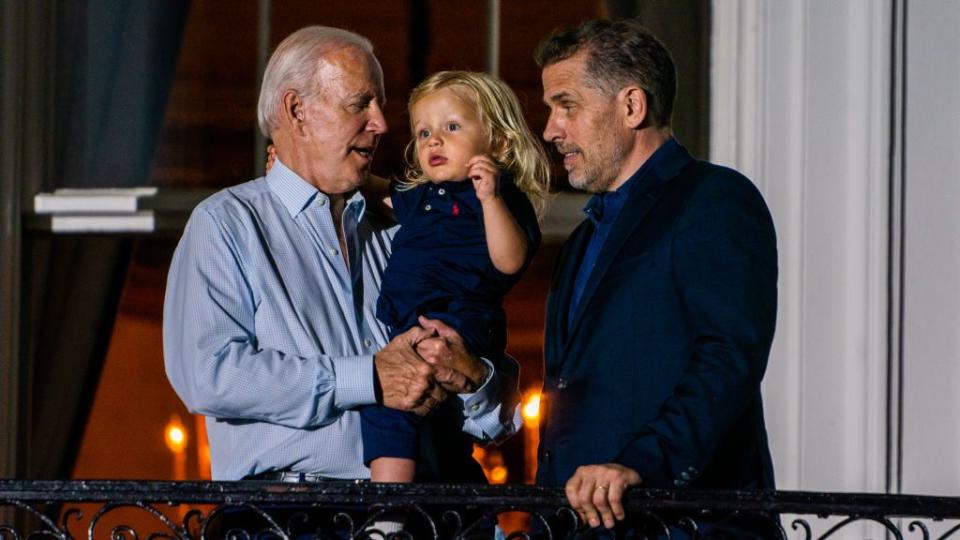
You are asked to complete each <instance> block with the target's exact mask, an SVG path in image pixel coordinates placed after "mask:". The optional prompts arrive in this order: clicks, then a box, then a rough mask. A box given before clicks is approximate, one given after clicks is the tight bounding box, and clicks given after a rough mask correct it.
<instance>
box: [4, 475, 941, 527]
mask: <svg viewBox="0 0 960 540" xmlns="http://www.w3.org/2000/svg"><path fill="white" fill-rule="evenodd" d="M10 500H16V501H21V502H51V503H59V502H114V503H133V502H144V503H156V502H175V503H191V504H218V503H230V502H235V501H244V502H250V503H270V502H286V503H311V504H317V503H320V504H322V503H348V504H354V503H356V504H369V503H371V502H383V503H392V502H403V503H411V504H421V505H434V504H458V503H463V504H467V503H468V504H475V505H498V506H524V507H531V508H540V507H555V508H556V507H564V506H566V497H565V496H564V493H563V489H562V488H550V487H537V486H527V485H496V486H493V485H468V484H373V483H367V482H352V481H330V482H323V483H299V484H290V483H286V484H284V483H272V482H251V481H241V482H198V481H186V482H171V481H153V480H10V479H6V480H0V502H2V501H10ZM625 506H626V508H627V509H650V508H656V509H660V510H678V511H695V510H697V509H702V508H710V509H714V510H718V511H734V510H737V511H757V512H767V513H780V514H814V515H818V516H833V515H863V514H876V515H885V516H888V517H926V518H931V519H936V520H939V519H960V497H942V496H929V495H903V494H879V493H843V492H810V491H707V490H692V489H684V490H673V489H643V488H633V489H631V490H630V491H629V492H628V493H627V494H626V495H625Z"/></svg>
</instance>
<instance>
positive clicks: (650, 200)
mask: <svg viewBox="0 0 960 540" xmlns="http://www.w3.org/2000/svg"><path fill="white" fill-rule="evenodd" d="M691 161H693V159H692V158H691V157H690V154H688V153H687V151H686V149H684V148H683V147H681V146H677V148H676V150H673V151H671V152H670V153H669V154H667V155H666V156H663V160H662V161H661V162H660V163H659V164H657V165H656V166H655V167H654V168H653V169H652V170H650V171H649V172H648V173H647V176H646V178H641V179H640V180H641V181H642V182H643V183H642V184H640V185H637V186H633V190H632V191H631V192H630V195H629V196H628V197H627V202H626V203H624V205H623V209H622V210H621V211H620V215H619V216H617V221H616V222H615V223H614V225H613V229H612V230H611V231H610V236H608V237H607V240H606V242H605V243H604V244H603V248H602V249H601V250H600V255H599V256H598V257H597V262H596V265H594V267H593V272H592V273H591V274H590V279H589V280H587V284H586V287H585V288H584V290H583V295H582V296H581V297H580V303H579V304H578V305H577V310H576V312H575V313H574V315H573V322H572V324H570V325H569V328H570V331H569V334H568V335H567V339H566V340H564V353H563V356H566V353H567V351H568V349H569V348H570V344H571V339H572V338H573V336H575V335H576V333H577V327H578V326H579V325H580V323H581V321H582V320H583V317H584V313H586V311H587V309H588V308H589V306H590V301H591V299H592V298H593V296H594V294H595V293H596V292H597V288H598V287H599V286H600V284H601V283H603V277H604V275H605V274H606V273H607V270H609V269H610V265H611V264H613V261H614V260H616V258H617V256H618V254H619V252H620V249H621V248H622V247H623V244H624V243H625V242H626V241H627V239H628V238H630V236H631V235H632V234H633V232H634V231H635V230H636V229H637V228H638V227H640V225H641V224H642V223H643V221H644V218H645V217H646V215H647V213H648V212H649V211H650V209H651V208H653V205H654V204H655V203H656V202H657V200H658V199H659V198H660V196H661V195H662V194H663V191H664V189H665V188H666V187H667V183H668V181H669V180H671V179H673V178H674V177H676V176H677V175H678V174H679V173H680V172H681V170H682V169H683V168H684V167H685V166H686V165H687V164H688V163H690V162H691ZM581 253H582V252H581ZM576 263H579V258H578V259H577V261H576ZM576 271H577V270H576V268H575V269H574V270H573V272H572V274H570V275H568V276H566V277H567V280H568V281H571V282H572V281H574V280H575V279H576ZM571 276H572V277H571ZM567 301H568V302H569V296H568V297H567ZM564 330H566V329H564Z"/></svg>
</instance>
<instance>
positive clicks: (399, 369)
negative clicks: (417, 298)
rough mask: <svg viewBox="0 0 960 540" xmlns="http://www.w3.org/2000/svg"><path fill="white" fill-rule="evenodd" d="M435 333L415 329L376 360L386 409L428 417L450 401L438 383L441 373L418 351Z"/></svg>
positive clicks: (384, 350)
mask: <svg viewBox="0 0 960 540" xmlns="http://www.w3.org/2000/svg"><path fill="white" fill-rule="evenodd" d="M430 335H432V332H431V331H428V330H424V329H423V328H411V329H410V330H407V331H406V332H404V333H403V334H400V335H399V336H396V337H395V338H393V340H392V341H390V343H388V344H387V346H386V347H384V348H383V349H381V350H380V352H378V353H377V354H376V355H375V356H374V371H375V373H376V377H377V381H378V382H379V383H380V391H381V394H382V396H383V405H384V406H386V407H390V408H392V409H399V410H402V411H410V412H412V413H415V414H418V415H421V416H423V415H425V414H427V413H429V412H430V411H432V410H433V409H434V408H436V406H437V405H439V404H440V403H441V402H442V401H443V400H444V399H446V397H447V391H446V390H444V389H443V387H442V386H441V385H440V384H439V383H438V381H437V380H436V378H435V377H436V375H437V370H436V369H434V367H433V366H431V365H430V364H428V363H427V362H425V361H424V360H423V359H422V358H421V357H420V355H418V354H417V351H416V347H417V344H418V343H419V342H421V341H422V340H423V339H424V338H426V337H427V336H430Z"/></svg>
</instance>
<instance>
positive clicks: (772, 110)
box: [711, 0, 891, 492]
mask: <svg viewBox="0 0 960 540" xmlns="http://www.w3.org/2000/svg"><path fill="white" fill-rule="evenodd" d="M890 18H891V4H890V1H888V0H850V1H845V2H833V1H827V0H821V1H800V0H796V1H791V2H774V1H770V2H762V1H746V0H745V1H742V2H730V1H728V0H718V1H717V2H714V20H713V27H714V38H713V51H714V52H713V57H712V71H713V75H712V81H711V82H712V88H713V100H712V103H711V110H712V111H713V112H712V118H711V159H712V160H713V161H716V162H718V163H723V164H727V165H731V166H733V167H735V168H737V169H739V170H741V171H743V172H744V173H745V174H747V176H749V177H750V178H752V179H753V180H754V181H755V182H756V183H757V184H758V185H759V186H760V188H761V190H762V191H763V192H764V195H765V196H766V199H767V202H768V204H769V206H770V209H771V212H772V213H773V217H774V221H775V223H776V226H777V234H778V248H779V252H780V281H779V290H780V295H779V300H780V309H779V317H778V321H777V335H776V339H775V342H774V348H773V351H772V354H771V359H770V366H769V369H768V372H767V376H766V378H765V386H764V395H765V400H766V413H767V426H768V430H769V432H770V438H771V445H772V451H773V454H774V463H775V466H776V470H777V482H778V487H779V488H780V489H802V490H815V491H874V492H876V491H883V490H884V489H885V480H886V407H887V405H886V404H887V396H886V372H887V355H886V349H887V326H886V325H887V319H886V310H887V272H886V261H887V256H888V249H887V235H888V227H887V201H888V187H889V182H888V161H889V158H888V155H889V137H888V133H889V129H888V128H889V124H890V69H889V62H890V28H891V23H890Z"/></svg>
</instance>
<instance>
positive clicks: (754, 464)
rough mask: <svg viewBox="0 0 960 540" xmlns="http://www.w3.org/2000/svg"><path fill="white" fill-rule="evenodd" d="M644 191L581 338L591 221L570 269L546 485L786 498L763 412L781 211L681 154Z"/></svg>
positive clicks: (619, 230)
mask: <svg viewBox="0 0 960 540" xmlns="http://www.w3.org/2000/svg"><path fill="white" fill-rule="evenodd" d="M638 180H639V182H640V183H639V184H637V185H635V186H633V187H632V190H631V192H630V194H629V196H628V199H627V201H626V203H625V205H624V207H623V210H622V211H621V213H620V214H619V216H618V217H617V220H616V221H615V223H614V226H613V229H612V231H611V233H610V236H609V238H608V239H607V241H606V243H605V244H604V246H603V249H602V250H601V252H600V255H599V258H598V259H597V263H596V266H595V267H594V270H593V274H592V275H591V277H590V280H589V282H588V284H587V286H586V289H585V290H584V292H583V296H582V297H581V301H580V304H579V306H578V308H577V311H576V313H575V314H574V315H573V321H572V322H568V321H567V317H568V315H567V312H568V306H569V302H570V297H571V293H572V291H573V288H574V282H575V280H576V275H577V270H578V266H579V263H580V260H581V258H582V256H583V253H584V250H585V249H586V246H587V244H588V243H589V240H590V236H591V234H592V232H593V227H594V226H593V224H592V222H591V221H590V220H585V221H584V222H583V223H582V224H580V226H579V227H578V228H577V229H576V230H575V231H574V232H573V234H572V235H571V236H570V239H569V240H568V241H567V243H566V244H565V245H564V247H563V249H562V250H561V252H560V255H559V258H558V260H557V265H556V268H555V270H554V276H553V282H552V286H551V288H550V292H549V295H548V297H547V319H546V342H545V370H544V371H545V372H544V388H543V398H542V401H541V403H542V407H543V411H544V413H543V415H542V418H543V420H542V422H541V427H540V437H541V439H540V440H541V443H540V449H539V468H538V471H537V483H538V484H541V485H560V484H563V483H565V482H566V481H567V479H569V478H570V476H572V475H573V473H574V471H575V470H576V468H577V467H578V466H580V465H587V464H595V463H609V462H615V463H620V464H623V465H625V466H627V467H630V468H633V469H635V470H636V471H637V472H638V473H640V476H641V478H642V485H643V486H645V487H651V488H661V487H669V488H673V487H681V486H690V487H696V488H722V489H759V488H773V486H774V481H773V464H772V461H771V459H770V451H769V448H768V445H767V434H766V428H765V427H764V421H763V406H762V403H761V397H760V381H761V379H762V378H763V373H764V370H765V369H766V365H767V356H768V354H769V351H770V344H771V341H772V340H773V332H774V325H775V321H776V308H777V249H776V237H775V233H774V229H773V221H772V220H771V218H770V213H769V211H768V210H767V206H766V204H765V203H764V201H763V198H762V196H761V195H760V193H759V192H758V191H757V189H756V188H755V187H754V185H753V184H752V183H751V182H750V181H749V180H747V179H746V178H745V177H744V176H743V175H741V174H739V173H737V172H736V171H733V170H730V169H727V168H723V167H719V166H716V165H713V164H710V163H706V162H702V161H696V160H694V159H692V158H691V157H690V155H689V154H688V153H687V151H686V150H685V149H683V147H681V146H679V145H677V146H676V147H675V148H674V149H671V150H670V151H669V152H668V153H667V154H666V155H665V156H664V157H663V159H659V160H658V163H657V164H656V165H655V166H654V167H653V168H652V169H651V170H650V171H648V172H647V173H646V174H645V175H644V176H643V177H642V178H639V179H638ZM568 328H569V331H568Z"/></svg>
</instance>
